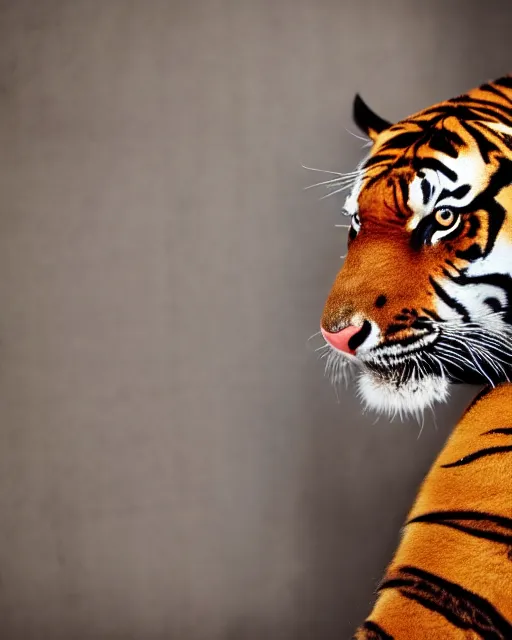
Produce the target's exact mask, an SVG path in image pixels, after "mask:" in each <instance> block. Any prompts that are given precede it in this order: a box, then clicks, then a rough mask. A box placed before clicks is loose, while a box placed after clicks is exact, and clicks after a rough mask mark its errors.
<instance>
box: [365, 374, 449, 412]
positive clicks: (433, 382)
mask: <svg viewBox="0 0 512 640" xmlns="http://www.w3.org/2000/svg"><path fill="white" fill-rule="evenodd" d="M357 386H358V393H359V396H360V397H361V399H362V400H363V402H364V404H365V405H366V407H367V408H369V409H372V410H374V411H376V412H378V413H379V414H385V415H388V416H389V417H391V418H394V417H395V416H396V415H399V416H400V418H402V417H403V416H405V415H408V414H413V415H418V414H420V413H422V412H423V411H424V410H425V409H428V408H429V407H432V405H434V404H435V403H437V402H446V400H447V399H448V396H449V383H448V381H447V380H446V378H444V377H441V376H435V375H428V376H424V377H422V378H420V379H419V380H416V379H411V380H409V381H408V382H405V383H403V384H401V385H400V386H398V387H397V386H396V384H394V383H393V382H390V381H387V380H385V379H384V378H381V377H380V376H378V375H377V374H375V373H372V372H371V371H364V372H363V373H361V374H360V376H359V379H358V381H357Z"/></svg>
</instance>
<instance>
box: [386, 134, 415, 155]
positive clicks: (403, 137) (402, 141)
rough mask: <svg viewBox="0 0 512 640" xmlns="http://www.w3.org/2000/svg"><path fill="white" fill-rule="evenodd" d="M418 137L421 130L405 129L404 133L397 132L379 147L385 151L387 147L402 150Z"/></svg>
mask: <svg viewBox="0 0 512 640" xmlns="http://www.w3.org/2000/svg"><path fill="white" fill-rule="evenodd" d="M419 138H421V131H405V132H404V133H399V134H398V135H396V136H393V137H392V138H390V139H389V140H388V141H387V142H385V143H384V144H383V145H382V146H381V149H383V150H385V151H387V150H388V149H397V150H400V151H403V150H405V149H407V147H410V146H412V145H413V144H414V143H415V142H418V139H419Z"/></svg>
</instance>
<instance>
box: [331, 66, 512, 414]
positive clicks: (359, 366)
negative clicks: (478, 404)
mask: <svg viewBox="0 0 512 640" xmlns="http://www.w3.org/2000/svg"><path fill="white" fill-rule="evenodd" d="M354 118H355V121H356V123H357V124H358V126H359V127H360V128H361V129H362V130H363V131H364V132H365V133H366V134H367V135H368V136H369V138H370V139H371V142H372V146H371V149H370V152H369V155H368V156H367V157H366V158H365V159H364V160H363V161H362V162H361V164H360V165H359V167H358V168H357V170H356V171H355V172H352V173H351V174H348V175H341V174H340V177H339V179H337V178H336V179H334V181H331V186H332V187H335V188H336V190H341V189H343V188H347V187H348V188H349V189H350V193H349V195H348V197H347V199H346V202H345V207H344V210H343V213H344V214H345V215H347V216H349V217H350V225H349V231H348V253H347V256H346V259H345V261H344V264H343V266H342V268H341V270H340V271H339V273H338V275H337V276H336V279H335V281H334V284H333V286H332V289H331V291H330V294H329V296H328V298H327V301H326V304H325V308H324V312H323V316H322V320H321V331H322V334H323V336H324V338H325V340H326V343H327V345H328V349H329V355H328V363H329V366H330V369H331V371H332V372H335V377H336V376H338V375H339V374H340V372H344V373H346V372H347V371H353V372H354V373H357V374H358V382H357V384H358V388H359V393H360V395H361V397H362V399H363V401H364V402H365V403H366V404H367V405H368V406H369V407H371V408H373V409H375V410H377V411H380V412H386V413H390V414H394V413H396V412H399V413H407V412H412V413H414V412H417V411H420V410H422V409H424V408H425V407H428V406H431V405H432V404H433V403H434V402H436V401H443V400H445V399H446V398H447V396H448V392H449V387H450V383H455V382H466V383H475V384H480V383H487V384H489V383H490V384H492V385H494V384H497V383H499V382H502V381H504V380H507V379H508V378H509V377H511V378H512V78H508V77H507V78H503V79H501V80H497V81H496V82H494V83H492V84H486V85H483V86H482V87H480V88H478V89H475V90H473V91H471V92H469V93H468V94H466V95H463V96H460V97H458V98H454V99H452V100H448V101H446V102H442V103H440V104H438V105H436V106H433V107H431V108H428V109H426V110H424V111H421V112H420V113H417V114H415V115H413V116H411V117H409V118H407V119H405V120H403V121H401V122H398V123H397V124H390V123H389V122H387V121H385V120H383V119H382V118H380V117H379V116H377V115H376V114H375V113H374V112H373V111H371V110H370V109H369V107H367V106H366V104H365V103H364V102H363V101H362V99H361V98H360V97H359V96H356V99H355V102H354Z"/></svg>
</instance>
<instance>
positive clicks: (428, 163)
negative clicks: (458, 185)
mask: <svg viewBox="0 0 512 640" xmlns="http://www.w3.org/2000/svg"><path fill="white" fill-rule="evenodd" d="M420 163H421V164H420ZM413 166H414V168H415V169H416V170H417V171H418V170H420V169H422V168H425V169H433V170H434V171H440V172H441V173H442V174H444V175H445V176H446V177H447V178H448V180H451V182H456V180H457V174H456V173H455V171H453V170H452V169H450V168H449V167H447V166H446V165H445V164H443V163H442V162H441V160H438V159H437V158H421V159H420V158H417V159H415V160H413Z"/></svg>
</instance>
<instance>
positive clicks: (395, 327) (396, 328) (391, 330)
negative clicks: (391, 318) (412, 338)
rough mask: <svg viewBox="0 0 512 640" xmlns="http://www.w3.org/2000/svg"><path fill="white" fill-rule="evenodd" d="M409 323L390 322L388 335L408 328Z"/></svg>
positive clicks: (387, 330)
mask: <svg viewBox="0 0 512 640" xmlns="http://www.w3.org/2000/svg"><path fill="white" fill-rule="evenodd" d="M408 327H409V325H407V324H403V323H398V322H397V323H396V324H390V325H389V326H388V328H387V329H386V336H392V335H393V334H394V333H398V332H399V331H404V329H408Z"/></svg>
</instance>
